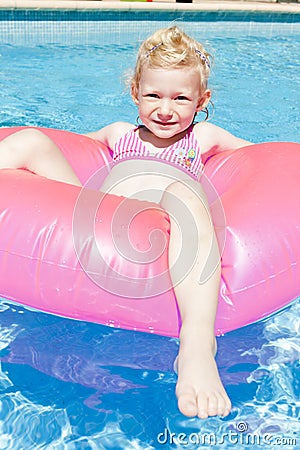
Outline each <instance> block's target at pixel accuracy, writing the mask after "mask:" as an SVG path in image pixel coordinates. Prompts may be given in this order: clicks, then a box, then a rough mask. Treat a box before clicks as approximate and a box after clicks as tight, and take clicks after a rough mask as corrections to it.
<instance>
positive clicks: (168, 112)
mask: <svg viewBox="0 0 300 450" xmlns="http://www.w3.org/2000/svg"><path fill="white" fill-rule="evenodd" d="M158 114H159V116H160V117H171V116H172V106H171V102H170V101H169V100H168V99H162V100H161V102H160V105H159V110H158Z"/></svg>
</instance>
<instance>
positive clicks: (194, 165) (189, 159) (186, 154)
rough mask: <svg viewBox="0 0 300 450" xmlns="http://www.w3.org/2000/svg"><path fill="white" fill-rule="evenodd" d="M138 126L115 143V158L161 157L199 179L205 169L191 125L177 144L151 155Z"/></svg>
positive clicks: (115, 159)
mask: <svg viewBox="0 0 300 450" xmlns="http://www.w3.org/2000/svg"><path fill="white" fill-rule="evenodd" d="M139 128H140V127H136V128H134V129H132V130H129V131H128V132H127V133H125V134H124V135H123V136H122V137H121V138H120V139H119V140H118V141H117V142H116V144H115V146H114V149H113V160H114V161H115V162H121V161H122V160H125V159H131V158H132V159H137V158H141V159H160V160H163V161H166V162H167V163H168V164H171V165H174V166H176V167H179V168H180V169H183V170H184V171H186V172H187V173H188V174H189V175H191V176H192V177H193V178H196V179H198V177H199V172H201V171H202V169H203V163H202V158H201V151H200V148H199V145H198V141H197V139H196V136H195V134H194V132H193V125H191V126H190V127H189V128H188V130H187V132H186V134H185V135H184V136H183V138H181V139H180V140H179V141H177V142H175V144H172V145H170V146H169V147H166V148H163V149H161V150H160V151H159V152H157V153H155V154H154V155H151V153H150V152H149V150H148V149H147V148H146V146H145V144H144V143H143V141H142V140H141V139H140V138H139V135H138V133H137V131H138V130H139Z"/></svg>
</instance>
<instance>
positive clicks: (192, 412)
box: [178, 394, 198, 417]
mask: <svg viewBox="0 0 300 450" xmlns="http://www.w3.org/2000/svg"><path fill="white" fill-rule="evenodd" d="M178 408H179V410H180V412H181V413H182V414H184V415H185V416H188V417H194V416H196V415H197V412H198V409H197V405H196V402H195V400H194V396H193V395H189V394H183V395H180V396H178Z"/></svg>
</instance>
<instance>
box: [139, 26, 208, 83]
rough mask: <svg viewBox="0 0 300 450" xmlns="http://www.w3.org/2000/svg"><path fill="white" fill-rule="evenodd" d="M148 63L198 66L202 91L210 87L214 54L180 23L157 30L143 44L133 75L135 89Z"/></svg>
mask: <svg viewBox="0 0 300 450" xmlns="http://www.w3.org/2000/svg"><path fill="white" fill-rule="evenodd" d="M145 65H146V66H147V67H150V68H153V69H169V68H174V69H182V68H191V69H195V70H196V71H198V73H199V76H200V86H201V92H204V91H205V89H207V83H208V78H209V75H210V54H209V53H208V52H207V51H206V50H205V48H204V47H203V45H202V44H200V43H199V42H197V41H196V40H195V39H193V38H191V37H190V36H188V35H187V34H186V33H185V32H184V31H182V30H181V29H180V28H178V27H177V26H172V27H169V28H162V29H160V30H157V31H156V32H155V33H154V34H152V35H151V36H150V37H148V38H147V39H146V40H145V41H144V42H143V43H142V45H141V46H140V48H139V51H138V54H137V60H136V65H135V70H134V74H133V76H132V78H131V89H132V90H134V91H135V92H137V90H138V88H139V83H140V79H141V73H142V68H143V67H145Z"/></svg>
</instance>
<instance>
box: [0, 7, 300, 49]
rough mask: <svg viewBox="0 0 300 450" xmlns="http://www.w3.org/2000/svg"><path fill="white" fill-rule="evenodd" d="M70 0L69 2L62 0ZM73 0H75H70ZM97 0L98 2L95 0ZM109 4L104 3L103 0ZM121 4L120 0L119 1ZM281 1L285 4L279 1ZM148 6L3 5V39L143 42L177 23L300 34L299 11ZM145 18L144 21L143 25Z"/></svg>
mask: <svg viewBox="0 0 300 450" xmlns="http://www.w3.org/2000/svg"><path fill="white" fill-rule="evenodd" d="M63 3H65V2H63ZM70 3H73V2H70ZM88 3H90V2H88ZM96 3H98V2H96ZM105 4H106V5H108V3H105V2H104V3H103V5H105ZM120 4H122V3H119V5H120ZM278 6H280V5H278ZM295 11H296V12H291V11H283V12H282V11H279V10H277V11H275V12H274V11H258V10H256V11H251V10H236V11H233V10H226V9H224V10H213V11H212V10H199V9H194V10H183V9H175V10H164V11H163V10H161V11H158V10H148V9H147V8H146V9H126V8H125V9H94V10H90V9H84V10H79V9H68V10H64V9H24V8H4V7H3V5H2V6H1V8H0V43H1V44H12V45H37V44H41V45H42V44H49V43H53V44H64V45H68V44H72V45H74V44H75V45H76V44H99V45H102V44H103V43H105V44H122V39H123V37H122V36H124V32H125V33H126V32H128V30H130V40H131V42H132V41H137V42H138V41H140V40H143V39H144V38H145V36H147V35H148V34H150V33H152V32H153V30H154V29H156V28H160V27H163V26H168V25H170V24H171V23H172V22H176V23H178V24H179V25H184V29H185V30H186V31H187V32H188V33H199V32H201V33H202V32H203V33H205V35H207V37H208V38H209V36H210V35H211V34H213V35H214V36H217V37H218V35H219V36H220V37H226V36H230V37H241V36H243V37H246V36H255V35H256V34H257V33H259V35H261V34H262V33H263V34H264V35H265V36H266V37H276V36H277V35H280V36H282V35H288V36H291V35H299V34H300V14H298V13H297V11H298V12H300V10H295ZM141 23H142V26H141Z"/></svg>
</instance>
